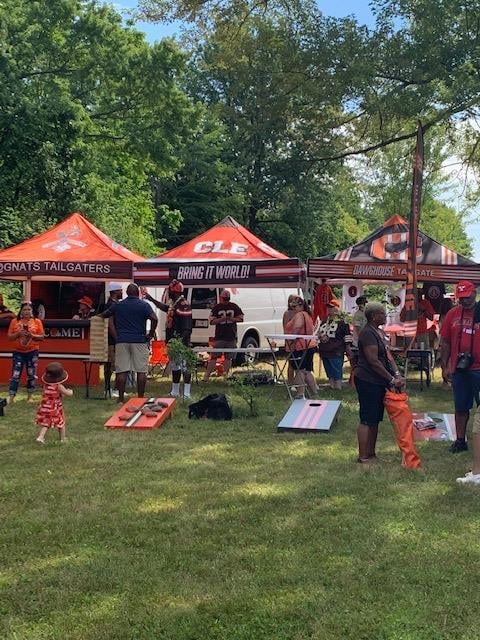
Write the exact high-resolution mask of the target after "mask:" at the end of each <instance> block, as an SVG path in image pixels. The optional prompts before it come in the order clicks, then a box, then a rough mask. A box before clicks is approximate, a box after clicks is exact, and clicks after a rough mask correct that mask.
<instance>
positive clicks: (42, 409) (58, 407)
mask: <svg viewBox="0 0 480 640" xmlns="http://www.w3.org/2000/svg"><path fill="white" fill-rule="evenodd" d="M67 378H68V373H67V372H66V371H65V369H64V368H63V367H62V365H61V364H60V363H59V362H51V363H50V364H49V365H47V366H46V368H45V373H44V374H43V376H42V381H43V383H44V387H43V393H42V399H41V400H40V405H39V407H38V409H37V414H36V416H35V423H36V424H38V426H39V427H40V430H39V432H38V436H37V442H39V443H40V444H45V435H46V433H47V431H48V429H58V435H59V436H60V442H65V413H64V411H63V403H62V396H73V391H72V389H67V388H66V387H64V386H63V383H64V382H65V381H66V380H67Z"/></svg>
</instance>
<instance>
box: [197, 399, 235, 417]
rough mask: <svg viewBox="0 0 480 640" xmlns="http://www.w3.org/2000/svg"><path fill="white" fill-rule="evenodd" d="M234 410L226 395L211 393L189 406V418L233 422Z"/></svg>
mask: <svg viewBox="0 0 480 640" xmlns="http://www.w3.org/2000/svg"><path fill="white" fill-rule="evenodd" d="M232 415H233V414H232V408H231V407H230V405H229V404H228V400H227V397H226V396H225V394H224V393H211V394H210V395H208V396H206V397H205V398H202V399H201V400H199V401H198V402H194V403H193V404H190V405H188V417H189V418H191V419H194V420H199V419H200V418H208V419H210V420H231V419H232Z"/></svg>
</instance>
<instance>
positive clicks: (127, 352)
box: [115, 342, 150, 373]
mask: <svg viewBox="0 0 480 640" xmlns="http://www.w3.org/2000/svg"><path fill="white" fill-rule="evenodd" d="M149 357H150V350H149V348H148V344H147V343H146V342H119V343H117V344H116V345H115V371H116V372H117V373H124V372H125V371H135V372H136V373H147V371H148V359H149Z"/></svg>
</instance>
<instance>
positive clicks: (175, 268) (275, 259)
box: [134, 216, 303, 287]
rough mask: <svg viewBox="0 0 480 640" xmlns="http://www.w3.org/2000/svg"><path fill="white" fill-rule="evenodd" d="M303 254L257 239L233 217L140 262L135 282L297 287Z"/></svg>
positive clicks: (136, 268) (147, 283) (135, 271)
mask: <svg viewBox="0 0 480 640" xmlns="http://www.w3.org/2000/svg"><path fill="white" fill-rule="evenodd" d="M302 273H303V269H302V266H301V264H300V262H299V260H298V258H289V257H288V256H286V255H285V254H284V253H281V252H280V251H277V250H276V249H274V248H273V247H270V246H269V245H268V244H266V243H265V242H263V241H262V240H260V239H259V238H257V237H256V236H255V235H254V234H253V233H252V232H251V231H249V230H248V229H246V228H245V227H243V226H242V225H241V224H239V223H238V222H237V221H236V220H234V219H233V218H232V217H231V216H227V217H226V218H224V219H223V220H222V221H221V222H219V223H218V224H216V225H214V226H213V227H211V228H210V229H208V230H207V231H205V232H204V233H201V234H200V235H199V236H196V237H195V238H193V239H192V240H189V241H188V242H185V243H184V244H182V245H180V246H178V247H175V248H174V249H170V250H169V251H166V252H165V253H162V254H161V255H159V256H157V257H156V258H152V259H151V260H148V261H144V262H137V263H135V267H134V279H135V282H138V283H139V284H145V285H153V284H154V285H160V286H162V285H166V284H168V283H169V282H170V281H171V280H172V279H173V278H178V279H179V280H181V281H182V282H183V284H185V285H187V286H195V285H196V286H200V287H211V286H216V285H230V286H231V285H235V286H237V287H238V286H244V287H252V286H260V287H261V286H265V285H269V286H277V287H285V286H287V287H288V286H290V287H291V286H298V283H299V281H300V279H301V277H302Z"/></svg>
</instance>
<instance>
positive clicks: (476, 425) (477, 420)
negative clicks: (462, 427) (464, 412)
mask: <svg viewBox="0 0 480 640" xmlns="http://www.w3.org/2000/svg"><path fill="white" fill-rule="evenodd" d="M472 433H480V407H477V410H476V411H475V415H474V416H473V428H472Z"/></svg>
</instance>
